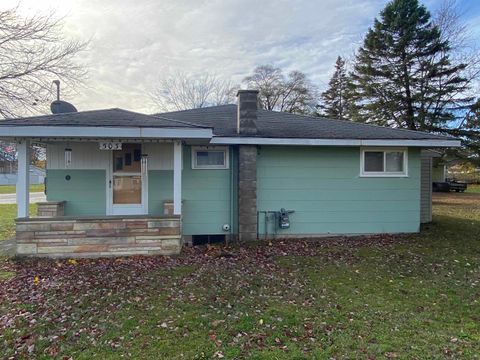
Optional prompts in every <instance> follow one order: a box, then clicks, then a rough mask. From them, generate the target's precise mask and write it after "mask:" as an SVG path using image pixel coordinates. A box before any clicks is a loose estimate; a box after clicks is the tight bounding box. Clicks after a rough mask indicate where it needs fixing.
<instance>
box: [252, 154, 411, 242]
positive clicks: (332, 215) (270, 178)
mask: <svg viewBox="0 0 480 360" xmlns="http://www.w3.org/2000/svg"><path fill="white" fill-rule="evenodd" d="M408 155H409V156H408V158H409V162H408V163H409V169H408V175H409V176H408V177H404V178H387V177H379V178H371V177H369V178H367V177H360V176H359V173H360V149H359V148H338V147H337V148H328V147H266V146H262V147H261V148H260V150H259V156H258V160H257V161H258V163H257V207H258V210H279V209H280V208H286V209H291V210H295V213H293V214H291V228H290V229H288V230H280V231H279V233H282V234H328V233H332V234H347V233H352V234H353V233H383V232H415V231H418V230H419V222H420V151H419V150H416V149H410V150H409V154H408ZM270 226H271V227H270V228H269V232H270V233H271V232H272V231H273V223H270ZM264 228H265V226H264V222H263V216H261V217H260V221H259V231H260V233H264V231H265V229H264Z"/></svg>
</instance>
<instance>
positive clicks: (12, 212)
mask: <svg viewBox="0 0 480 360" xmlns="http://www.w3.org/2000/svg"><path fill="white" fill-rule="evenodd" d="M36 212H37V205H36V204H30V214H32V215H33V214H36ZM16 217H17V204H0V241H2V240H6V239H9V238H11V237H13V234H14V233H15V218H16Z"/></svg>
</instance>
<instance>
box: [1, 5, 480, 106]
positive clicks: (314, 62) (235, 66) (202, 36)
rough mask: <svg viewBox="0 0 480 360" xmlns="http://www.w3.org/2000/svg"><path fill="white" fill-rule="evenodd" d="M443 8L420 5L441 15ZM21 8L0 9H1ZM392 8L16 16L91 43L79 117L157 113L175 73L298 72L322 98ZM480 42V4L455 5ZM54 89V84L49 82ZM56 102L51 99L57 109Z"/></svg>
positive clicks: (237, 76)
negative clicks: (109, 111)
mask: <svg viewBox="0 0 480 360" xmlns="http://www.w3.org/2000/svg"><path fill="white" fill-rule="evenodd" d="M443 1H444V0H424V1H423V3H424V4H425V5H426V6H427V8H429V9H430V10H431V11H435V9H437V8H438V7H439V6H440V5H441V4H442V2H443ZM17 3H18V0H1V2H0V9H5V8H9V7H11V6H15V5H16V4H17ZM386 3H387V1H386V0H41V1H40V0H21V2H20V12H21V13H22V14H25V15H27V16H28V15H31V14H35V13H38V12H40V13H41V12H45V13H47V12H51V11H54V12H55V14H56V16H59V17H64V29H63V31H64V36H65V38H68V39H78V40H88V39H90V45H89V47H88V49H87V50H86V51H85V52H83V53H82V54H81V55H80V56H79V59H78V61H80V62H81V63H82V64H84V65H85V66H86V68H87V71H88V78H87V79H86V81H85V86H83V87H81V88H79V89H77V93H76V94H74V95H72V97H71V98H69V99H65V100H69V101H71V102H72V103H73V104H74V105H75V106H76V107H77V108H78V109H79V110H91V109H101V108H112V107H120V108H125V109H129V110H133V111H140V112H147V113H149V112H154V111H155V108H154V105H153V102H152V101H151V99H150V97H149V95H148V94H149V92H150V91H151V90H152V89H154V88H155V86H156V85H157V84H158V82H159V79H161V78H163V77H168V76H172V74H175V73H176V72H183V73H186V74H191V75H193V76H194V75H196V74H202V73H204V72H208V73H210V74H216V75H217V76H219V77H223V78H226V79H231V80H232V81H233V82H234V83H238V84H240V83H241V81H242V79H243V78H244V77H245V76H247V75H249V74H250V73H251V72H252V70H253V69H254V68H255V66H256V65H261V64H273V65H275V66H278V67H281V68H282V69H284V71H285V72H288V71H291V70H300V71H303V72H304V73H306V74H307V75H308V77H309V78H310V79H311V80H312V82H313V83H314V84H316V85H317V86H318V87H319V88H320V90H323V89H325V87H326V84H327V83H328V80H329V78H330V76H331V74H332V72H333V65H334V62H335V59H336V57H337V56H338V55H341V56H344V57H347V58H348V57H351V56H352V54H353V53H354V51H355V50H356V49H357V48H358V47H359V46H360V45H361V42H362V39H363V36H364V34H365V32H366V31H367V30H368V28H369V27H370V26H371V25H372V23H373V19H374V18H375V17H376V16H378V14H379V12H380V11H381V10H382V9H383V7H384V6H385V4H386ZM458 6H459V9H460V11H461V13H462V19H463V21H465V22H466V23H467V24H468V28H469V29H470V31H471V33H472V36H473V38H478V39H480V1H479V0H458ZM52 80H53V79H52ZM53 99H54V94H53V93H52V100H53Z"/></svg>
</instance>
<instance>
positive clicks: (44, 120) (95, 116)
mask: <svg viewBox="0 0 480 360" xmlns="http://www.w3.org/2000/svg"><path fill="white" fill-rule="evenodd" d="M212 135H213V134H212V129H211V128H210V127H209V126H205V125H198V124H192V123H189V122H187V121H183V120H174V119H167V118H165V117H162V116H156V115H145V114H141V113H136V112H133V111H128V110H123V109H118V108H114V109H105V110H91V111H81V112H72V113H62V114H50V115H40V116H32V117H24V118H16V119H6V120H2V121H0V138H22V137H34V138H41V137H68V138H76V137H83V138H136V139H142V138H169V139H178V138H183V139H188V138H192V139H210V138H211V137H212Z"/></svg>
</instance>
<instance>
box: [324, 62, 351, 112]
mask: <svg viewBox="0 0 480 360" xmlns="http://www.w3.org/2000/svg"><path fill="white" fill-rule="evenodd" d="M348 84H349V79H348V75H347V70H346V67H345V60H343V59H342V57H341V56H339V57H338V58H337V61H336V62H335V72H334V73H333V76H332V78H331V79H330V81H329V82H328V89H327V90H325V91H324V92H323V93H322V103H321V104H320V106H319V108H320V109H321V110H322V112H321V115H324V116H327V117H332V118H335V119H341V120H344V119H347V118H348V114H347V113H348V106H349V103H348V102H349V99H348V93H349V89H348Z"/></svg>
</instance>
